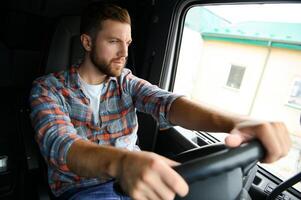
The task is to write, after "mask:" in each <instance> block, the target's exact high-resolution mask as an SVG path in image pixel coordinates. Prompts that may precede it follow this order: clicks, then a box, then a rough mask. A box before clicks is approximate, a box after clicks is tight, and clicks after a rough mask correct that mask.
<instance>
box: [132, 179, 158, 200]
mask: <svg viewBox="0 0 301 200" xmlns="http://www.w3.org/2000/svg"><path fill="white" fill-rule="evenodd" d="M129 195H130V197H131V198H132V199H137V200H141V199H142V200H160V198H159V197H158V195H157V194H156V193H155V192H154V191H153V190H152V188H150V187H149V186H148V185H147V184H146V183H145V182H143V181H139V182H138V183H137V184H136V185H135V186H134V188H133V189H132V191H131V192H130V193H129Z"/></svg>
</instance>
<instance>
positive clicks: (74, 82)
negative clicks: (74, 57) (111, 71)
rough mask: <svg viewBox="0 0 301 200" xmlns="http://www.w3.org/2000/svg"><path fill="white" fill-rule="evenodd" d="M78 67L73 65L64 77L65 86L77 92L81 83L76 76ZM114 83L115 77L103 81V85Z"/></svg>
mask: <svg viewBox="0 0 301 200" xmlns="http://www.w3.org/2000/svg"><path fill="white" fill-rule="evenodd" d="M78 68H79V66H78V65H73V66H71V68H70V69H69V71H68V75H67V76H66V80H65V85H66V86H67V87H69V88H72V89H74V90H78V89H80V88H81V82H80V80H79V78H80V77H79V75H78ZM111 81H115V82H117V77H109V78H107V79H106V80H105V82H104V84H105V85H107V84H108V83H109V82H111Z"/></svg>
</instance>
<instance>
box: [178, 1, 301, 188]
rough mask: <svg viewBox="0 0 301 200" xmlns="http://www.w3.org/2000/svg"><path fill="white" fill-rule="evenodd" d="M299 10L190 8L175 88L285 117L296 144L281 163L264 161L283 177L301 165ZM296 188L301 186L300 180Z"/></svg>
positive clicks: (235, 108)
mask: <svg viewBox="0 0 301 200" xmlns="http://www.w3.org/2000/svg"><path fill="white" fill-rule="evenodd" d="M300 9H301V4H253V5H251V4H250V5H247V4H244V5H214V6H195V7H192V8H190V9H189V11H188V12H187V15H186V17H185V25H184V29H183V35H182V41H181V48H180V55H179V59H178V63H177V71H176V77H175V82H174V86H173V90H174V92H177V93H181V94H184V95H186V96H188V97H189V98H191V99H195V100H201V101H204V102H207V103H208V104H211V105H213V106H216V107H219V108H222V109H225V110H229V111H231V112H236V113H239V114H244V115H249V116H252V117H254V118H259V119H264V120H276V121H279V120H280V121H284V122H285V123H286V125H287V127H288V129H289V132H290V134H291V138H292V140H293V148H292V149H291V151H290V152H289V155H288V156H286V157H285V158H283V159H281V160H279V161H277V162H276V163H273V164H262V165H261V166H263V167H264V168H265V169H267V170H268V171H269V172H271V173H273V174H274V175H276V176H277V177H280V178H281V179H283V180H284V179H287V178H288V177H290V176H292V175H294V174H296V173H297V172H300V170H301V125H300V108H301V65H300V63H301V46H300V44H301V15H300V14H297V13H299V10H300ZM254 13H256V15H254ZM279 13H281V15H279ZM291 13H295V14H294V15H292V14H291ZM229 63H231V64H232V63H239V64H232V65H230V67H229ZM229 88H230V90H229ZM233 89H234V90H233ZM214 135H220V136H222V134H215V133H214ZM222 137H223V136H222ZM295 188H296V189H298V190H299V191H301V183H298V184H296V185H295Z"/></svg>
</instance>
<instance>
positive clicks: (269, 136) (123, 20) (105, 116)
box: [30, 4, 291, 199]
mask: <svg viewBox="0 0 301 200" xmlns="http://www.w3.org/2000/svg"><path fill="white" fill-rule="evenodd" d="M131 41H132V38H131V22H130V17H129V15H128V12H127V11H126V10H125V9H122V8H120V7H118V6H115V5H109V4H102V5H99V6H95V5H93V6H89V7H88V8H87V9H86V11H85V12H84V14H83V16H82V22H81V43H82V45H83V47H84V50H85V56H84V59H83V61H82V63H81V64H80V65H79V66H73V67H72V68H71V69H70V70H68V71H64V72H60V73H54V74H50V75H47V76H44V77H41V78H39V79H37V80H36V81H35V82H34V84H33V88H32V92H31V96H30V102H31V107H32V113H31V118H32V122H33V125H34V127H35V130H36V132H37V135H36V140H37V142H38V144H39V146H40V149H41V152H42V154H43V156H44V158H45V160H46V162H47V165H48V178H49V184H50V187H51V189H52V192H53V193H54V195H55V196H59V197H61V198H71V199H94V198H95V197H97V198H98V199H106V198H107V199H110V198H113V199H123V198H127V197H125V196H122V195H120V194H118V193H116V192H115V191H114V187H113V180H114V179H117V180H118V181H119V183H120V185H121V187H122V189H123V190H124V191H125V192H126V193H127V194H128V195H129V196H130V197H131V198H133V199H173V198H174V197H175V194H178V195H180V196H185V195H186V194H187V193H188V185H187V184H186V182H185V181H184V180H183V178H182V177H181V176H180V175H179V174H177V173H176V172H175V171H174V170H173V169H172V166H175V165H177V164H178V163H176V162H174V161H172V160H169V159H167V158H164V157H162V156H160V155H157V154H155V153H151V152H144V151H139V148H138V147H137V146H136V145H135V144H136V140H137V134H136V132H137V128H138V125H137V117H136V113H135V110H136V109H137V110H139V111H142V112H146V113H149V114H151V115H152V116H153V117H154V118H155V119H156V120H157V121H158V123H159V127H160V128H168V127H170V126H171V125H173V124H177V125H180V126H183V127H186V128H189V129H194V130H205V131H219V132H229V133H230V134H229V136H228V137H227V138H226V141H225V142H226V144H227V145H228V146H229V147H237V146H239V145H240V144H241V143H243V142H247V141H250V140H251V139H253V138H258V139H259V140H260V141H261V142H262V143H263V145H264V146H265V147H266V150H267V156H266V157H265V159H264V160H263V162H267V163H269V162H273V161H275V160H277V159H279V158H280V157H282V156H284V155H286V154H287V152H288V150H289V147H290V143H291V142H290V139H289V135H288V132H287V129H286V127H285V125H284V124H282V123H278V122H258V121H253V120H251V119H248V118H247V117H241V116H235V115H231V114H228V113H224V112H221V111H217V110H214V109H212V108H209V107H207V106H205V105H201V104H199V103H196V102H193V101H190V100H188V99H187V98H185V97H183V96H179V95H175V94H172V93H170V92H167V91H164V90H161V89H160V88H158V87H156V86H154V85H151V84H150V83H148V82H146V81H144V80H142V79H139V78H137V77H135V76H134V75H132V74H131V72H130V71H129V70H128V69H125V68H124V66H125V63H126V59H127V56H128V46H129V45H130V43H131Z"/></svg>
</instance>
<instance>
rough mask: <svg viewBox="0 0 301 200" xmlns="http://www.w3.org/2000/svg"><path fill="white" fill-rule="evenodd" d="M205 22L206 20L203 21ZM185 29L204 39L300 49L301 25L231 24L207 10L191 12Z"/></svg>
mask: <svg viewBox="0 0 301 200" xmlns="http://www.w3.org/2000/svg"><path fill="white" fill-rule="evenodd" d="M202 19H205V20H204V21H203V20H202ZM185 26H186V27H189V28H191V29H193V30H195V31H198V32H200V33H201V35H202V37H203V38H204V39H207V40H209V39H211V40H224V41H231V42H239V43H247V44H253V45H264V46H266V45H269V43H270V42H271V44H272V46H277V47H281V48H290V49H297V50H301V23H280V22H257V21H249V22H242V23H237V24H232V23H230V22H229V21H227V20H226V19H223V18H221V17H219V16H217V15H215V14H214V13H212V12H211V11H210V10H208V9H206V8H204V7H194V8H192V9H191V10H189V12H188V14H187V16H186V21H185Z"/></svg>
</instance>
